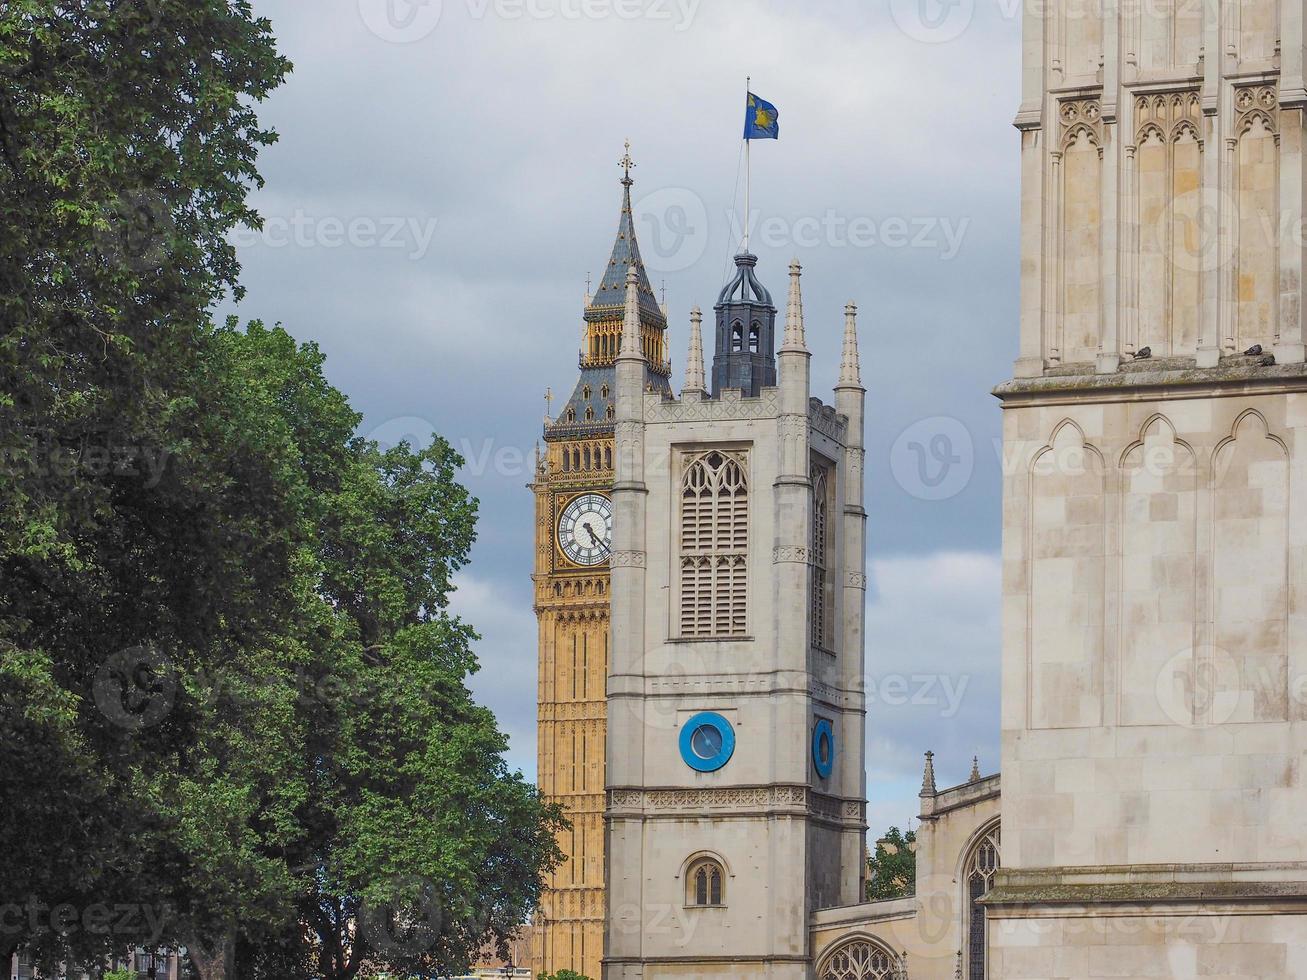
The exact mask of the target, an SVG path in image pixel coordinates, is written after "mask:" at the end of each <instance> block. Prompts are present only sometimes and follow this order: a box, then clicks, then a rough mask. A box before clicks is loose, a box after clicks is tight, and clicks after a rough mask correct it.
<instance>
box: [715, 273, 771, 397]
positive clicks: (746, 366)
mask: <svg viewBox="0 0 1307 980" xmlns="http://www.w3.org/2000/svg"><path fill="white" fill-rule="evenodd" d="M757 265H758V256H756V255H751V254H750V253H748V252H741V253H740V254H739V255H737V256H735V278H733V279H732V280H731V281H730V282H728V283H727V284H726V286H725V287H724V288H723V289H722V291H721V293H720V295H718V297H717V305H716V306H715V307H714V309H715V310H716V312H717V345H716V353H715V354H714V355H713V362H712V394H713V397H714V398H717V397H719V396H720V395H721V393H722V389H724V388H739V389H740V390H741V391H742V392H743V393H744V396H745V397H746V398H757V397H758V393H759V392H760V391H761V390H762V389H763V388H769V387H772V386H773V385H775V384H776V356H775V350H776V307H775V305H774V304H773V303H772V298H771V293H769V292H767V289H766V287H765V286H763V284H762V283H761V282H759V281H758V277H757V276H756V275H754V272H753V270H754V268H755V267H756V266H757Z"/></svg>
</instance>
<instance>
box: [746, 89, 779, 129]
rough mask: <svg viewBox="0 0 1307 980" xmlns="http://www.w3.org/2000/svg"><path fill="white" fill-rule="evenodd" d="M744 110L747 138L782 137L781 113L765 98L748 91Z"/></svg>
mask: <svg viewBox="0 0 1307 980" xmlns="http://www.w3.org/2000/svg"><path fill="white" fill-rule="evenodd" d="M748 96H749V99H748V104H747V106H746V107H745V110H744V138H745V139H746V140H775V139H780V137H781V124H780V115H781V114H780V113H779V112H778V111H777V110H776V107H775V106H774V105H772V104H771V103H770V102H768V101H767V100H765V99H760V98H758V97H757V96H756V95H754V94H753V93H752V92H749V93H748Z"/></svg>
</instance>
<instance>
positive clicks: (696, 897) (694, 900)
mask: <svg viewBox="0 0 1307 980" xmlns="http://www.w3.org/2000/svg"><path fill="white" fill-rule="evenodd" d="M725 881H726V873H725V872H724V871H723V870H722V866H721V865H720V864H719V863H718V862H716V861H714V860H713V859H712V858H704V859H703V860H701V861H698V862H696V863H695V864H693V865H691V866H690V873H689V874H688V875H686V886H687V894H686V896H685V904H687V905H694V906H700V907H715V906H721V905H725V904H726V902H725Z"/></svg>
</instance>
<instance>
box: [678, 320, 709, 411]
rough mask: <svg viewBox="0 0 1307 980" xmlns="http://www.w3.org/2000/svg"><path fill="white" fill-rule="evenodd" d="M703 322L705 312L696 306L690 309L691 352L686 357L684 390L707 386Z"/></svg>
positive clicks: (696, 389)
mask: <svg viewBox="0 0 1307 980" xmlns="http://www.w3.org/2000/svg"><path fill="white" fill-rule="evenodd" d="M702 323H703V313H702V312H701V311H700V310H699V307H697V306H696V307H695V308H694V309H692V310H691V311H690V353H689V354H688V355H687V356H686V359H685V385H684V386H683V387H682V388H681V391H682V392H686V391H700V392H702V391H705V390H706V388H707V383H706V382H705V381H704V375H703V330H702V327H701V326H700V325H701V324H702Z"/></svg>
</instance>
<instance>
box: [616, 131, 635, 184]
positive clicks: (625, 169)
mask: <svg viewBox="0 0 1307 980" xmlns="http://www.w3.org/2000/svg"><path fill="white" fill-rule="evenodd" d="M617 165H618V166H619V167H621V168H622V185H623V186H624V187H630V186H631V185H632V184H634V183H635V181H634V180H632V179H631V170H632V168H633V167H634V166H635V161H634V160H632V159H631V141H630V140H627V141H626V152H625V153H624V154H623V155H622V159H620V160H619V161H617Z"/></svg>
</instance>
